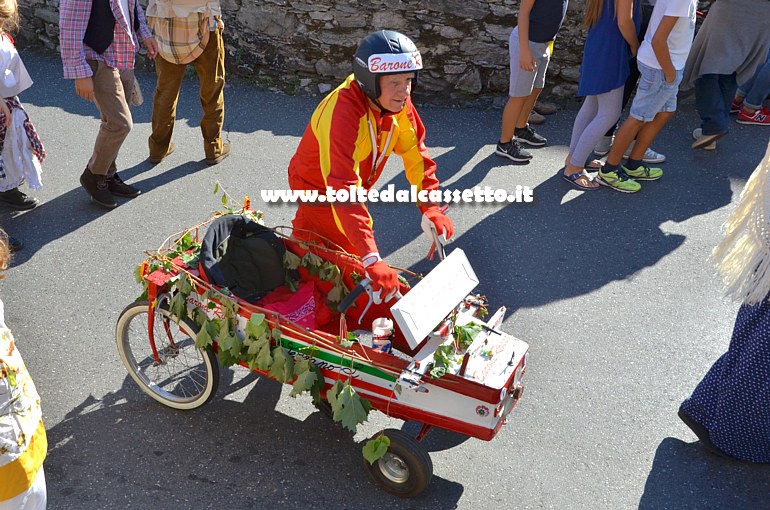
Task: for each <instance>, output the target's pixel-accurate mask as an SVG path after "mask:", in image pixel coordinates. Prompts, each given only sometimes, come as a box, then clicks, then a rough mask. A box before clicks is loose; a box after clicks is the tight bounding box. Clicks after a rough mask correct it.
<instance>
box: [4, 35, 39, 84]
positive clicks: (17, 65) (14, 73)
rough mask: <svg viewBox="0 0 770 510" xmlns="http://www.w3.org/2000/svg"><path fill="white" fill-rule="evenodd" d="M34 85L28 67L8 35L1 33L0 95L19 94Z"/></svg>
mask: <svg viewBox="0 0 770 510" xmlns="http://www.w3.org/2000/svg"><path fill="white" fill-rule="evenodd" d="M31 86H32V78H30V77H29V73H28V72H27V68H26V67H24V63H23V62H22V61H21V57H20V56H19V52H18V51H16V47H15V46H14V45H13V43H12V42H11V39H10V38H9V37H8V36H7V35H4V34H3V35H0V97H13V96H18V95H19V94H20V93H21V92H22V91H24V90H27V89H28V88H30V87H31Z"/></svg>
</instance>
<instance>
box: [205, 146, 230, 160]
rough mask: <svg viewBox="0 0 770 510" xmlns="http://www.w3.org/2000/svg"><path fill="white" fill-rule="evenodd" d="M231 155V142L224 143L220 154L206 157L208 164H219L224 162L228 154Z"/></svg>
mask: <svg viewBox="0 0 770 510" xmlns="http://www.w3.org/2000/svg"><path fill="white" fill-rule="evenodd" d="M229 155H230V144H229V143H223V144H222V153H221V154H220V155H219V156H216V157H214V158H206V164H207V165H218V164H219V163H221V162H222V160H223V159H225V158H226V157H227V156H229Z"/></svg>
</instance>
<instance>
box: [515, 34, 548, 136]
mask: <svg viewBox="0 0 770 510" xmlns="http://www.w3.org/2000/svg"><path fill="white" fill-rule="evenodd" d="M529 49H530V51H531V52H532V57H533V58H534V59H535V76H534V80H533V81H532V84H531V85H530V87H531V89H530V93H529V97H527V100H526V102H525V103H524V105H523V107H522V111H521V113H520V114H519V118H518V120H517V122H516V130H515V131H514V136H515V137H516V139H517V140H518V141H519V142H520V143H522V144H526V145H529V146H532V147H542V146H544V145H545V144H546V143H548V140H546V139H545V137H543V136H541V135H539V134H537V133H536V132H535V130H534V129H532V127H530V125H529V124H528V123H527V121H528V119H529V115H530V114H531V113H532V109H533V108H534V107H535V103H536V102H537V98H538V96H540V92H542V91H543V87H544V86H545V73H546V71H547V70H548V62H549V61H550V59H551V56H550V53H549V52H550V49H549V45H547V44H544V43H533V42H530V43H529ZM522 92H523V90H522Z"/></svg>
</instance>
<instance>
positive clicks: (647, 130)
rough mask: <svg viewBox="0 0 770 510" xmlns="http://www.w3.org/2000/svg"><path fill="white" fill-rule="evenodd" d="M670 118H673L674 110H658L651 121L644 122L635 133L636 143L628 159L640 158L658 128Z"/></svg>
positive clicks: (657, 131)
mask: <svg viewBox="0 0 770 510" xmlns="http://www.w3.org/2000/svg"><path fill="white" fill-rule="evenodd" d="M672 118H674V112H660V113H658V114H657V115H656V116H655V118H654V119H652V122H647V123H645V124H644V126H642V129H640V130H639V133H638V134H637V135H636V144H634V149H633V150H632V151H631V154H630V155H629V158H628V159H635V160H641V159H642V158H643V157H644V153H645V152H646V151H647V149H648V148H649V147H650V145H652V142H653V140H655V137H656V136H658V133H659V132H660V130H661V129H663V126H665V125H666V123H667V122H668V121H669V120H671V119H672Z"/></svg>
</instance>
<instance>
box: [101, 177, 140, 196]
mask: <svg viewBox="0 0 770 510" xmlns="http://www.w3.org/2000/svg"><path fill="white" fill-rule="evenodd" d="M107 189H108V190H110V193H112V194H113V195H117V196H119V197H127V198H136V197H138V196H139V195H141V194H142V191H141V190H139V189H137V188H135V187H133V186H130V185H128V184H126V183H125V182H123V179H121V178H120V176H119V175H118V173H117V172H115V173H114V174H113V176H112V177H107Z"/></svg>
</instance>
